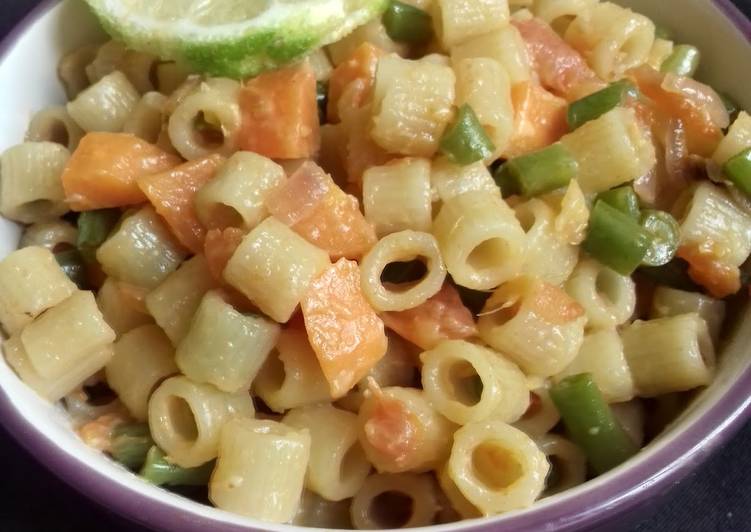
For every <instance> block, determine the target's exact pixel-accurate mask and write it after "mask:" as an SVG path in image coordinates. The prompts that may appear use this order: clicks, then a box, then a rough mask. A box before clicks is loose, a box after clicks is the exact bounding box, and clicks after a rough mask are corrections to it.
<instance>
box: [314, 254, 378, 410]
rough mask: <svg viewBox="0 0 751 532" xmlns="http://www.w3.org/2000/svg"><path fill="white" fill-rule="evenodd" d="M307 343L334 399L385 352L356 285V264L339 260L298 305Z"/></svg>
mask: <svg viewBox="0 0 751 532" xmlns="http://www.w3.org/2000/svg"><path fill="white" fill-rule="evenodd" d="M300 307H301V308H302V313H303V318H304V319H305V328H306V330H307V331H308V339H309V340H310V345H311V346H312V347H313V351H315V353H316V356H317V357H318V362H319V363H320V365H321V369H322V370H323V374H324V375H325V377H326V380H327V381H328V383H329V387H330V389H331V395H332V397H334V398H339V397H342V396H344V395H345V394H346V393H347V392H348V391H349V390H350V389H351V388H352V387H353V386H355V384H357V383H358V382H359V381H360V380H361V379H362V378H363V377H365V375H366V374H367V373H368V371H370V369H371V368H372V367H373V366H375V365H376V363H378V361H379V360H380V359H381V358H382V357H383V355H385V354H386V347H387V339H386V333H385V331H384V328H383V322H382V321H381V320H380V319H379V318H378V316H377V315H376V313H375V311H374V310H373V308H372V307H371V306H370V304H369V303H368V301H367V300H366V299H365V296H364V295H363V293H362V289H361V287H360V268H359V267H358V265H357V263H356V262H354V261H350V260H347V259H340V260H339V261H337V262H336V264H334V265H332V266H331V267H329V268H328V269H327V270H326V271H324V272H323V274H321V275H320V276H319V277H318V278H317V279H316V280H314V281H313V282H312V283H311V285H310V288H309V289H308V291H307V292H306V294H305V296H303V299H302V301H301V303H300Z"/></svg>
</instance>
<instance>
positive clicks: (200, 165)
mask: <svg viewBox="0 0 751 532" xmlns="http://www.w3.org/2000/svg"><path fill="white" fill-rule="evenodd" d="M222 163H224V157H222V156H221V155H209V156H208V157H204V158H202V159H195V160H193V161H188V162H186V163H183V164H181V165H180V166H178V167H176V168H173V169H171V170H168V171H166V172H162V173H161V174H155V175H150V176H146V177H141V178H139V179H138V186H139V187H141V190H143V192H144V194H146V197H147V198H148V199H149V201H150V202H151V203H152V204H153V205H154V208H155V209H156V212H157V213H159V214H160V215H161V216H162V218H164V220H165V221H166V222H167V225H168V226H169V228H170V229H171V230H172V232H173V233H174V234H175V236H176V237H177V239H178V240H179V241H180V243H181V244H182V245H184V246H185V247H186V248H188V249H189V250H191V251H192V252H193V253H199V252H200V251H202V250H203V240H204V237H205V235H206V229H204V227H203V225H201V222H199V221H198V216H197V215H196V211H195V207H194V206H193V198H194V197H195V195H196V192H198V190H199V189H200V188H201V187H202V186H203V185H205V184H206V183H208V182H209V181H211V179H213V177H214V174H216V171H217V169H218V168H219V167H220V166H221V165H222Z"/></svg>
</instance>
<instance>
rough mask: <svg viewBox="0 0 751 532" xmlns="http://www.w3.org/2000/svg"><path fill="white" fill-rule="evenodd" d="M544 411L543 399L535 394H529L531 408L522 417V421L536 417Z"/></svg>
mask: <svg viewBox="0 0 751 532" xmlns="http://www.w3.org/2000/svg"><path fill="white" fill-rule="evenodd" d="M541 410H542V399H541V398H540V396H539V395H537V394H536V393H535V392H529V406H528V407H527V410H526V412H524V415H523V416H522V419H530V418H533V417H535V416H536V415H537V414H539V413H540V411H541Z"/></svg>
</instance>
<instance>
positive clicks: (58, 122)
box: [26, 105, 84, 152]
mask: <svg viewBox="0 0 751 532" xmlns="http://www.w3.org/2000/svg"><path fill="white" fill-rule="evenodd" d="M83 135H84V132H83V130H82V129H81V128H80V127H78V124H76V122H75V120H73V118H71V116H70V115H69V114H68V111H67V110H66V109H65V107H63V106H61V105H51V106H50V107H45V108H44V109H42V110H41V111H37V112H36V113H34V116H33V117H31V121H30V122H29V128H28V129H27V130H26V140H27V141H31V142H55V143H57V144H61V145H63V146H65V147H66V148H68V150H69V151H71V152H72V151H73V150H75V149H76V147H77V146H78V142H79V141H80V140H81V137H83Z"/></svg>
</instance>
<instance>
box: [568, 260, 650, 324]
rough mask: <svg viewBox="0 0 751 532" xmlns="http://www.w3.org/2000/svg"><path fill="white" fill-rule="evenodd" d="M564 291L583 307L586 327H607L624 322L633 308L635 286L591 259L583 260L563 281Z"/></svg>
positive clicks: (631, 281)
mask: <svg viewBox="0 0 751 532" xmlns="http://www.w3.org/2000/svg"><path fill="white" fill-rule="evenodd" d="M566 292H568V294H569V295H570V296H571V297H573V298H574V299H575V300H576V301H578V302H579V304H580V305H581V306H582V307H583V308H584V312H585V313H586V314H587V326H588V327H590V328H609V327H615V326H617V325H621V324H623V323H625V322H626V321H628V320H629V319H630V318H631V316H632V315H633V313H634V309H635V308H636V285H635V284H634V281H633V280H632V279H631V277H629V276H627V275H621V274H619V273H617V272H615V271H613V270H611V269H610V268H608V267H607V266H603V265H602V264H600V263H599V262H597V261H596V260H594V259H583V260H581V261H579V264H577V265H576V268H575V269H574V273H573V274H571V277H570V278H569V279H568V281H566Z"/></svg>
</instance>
